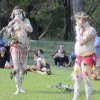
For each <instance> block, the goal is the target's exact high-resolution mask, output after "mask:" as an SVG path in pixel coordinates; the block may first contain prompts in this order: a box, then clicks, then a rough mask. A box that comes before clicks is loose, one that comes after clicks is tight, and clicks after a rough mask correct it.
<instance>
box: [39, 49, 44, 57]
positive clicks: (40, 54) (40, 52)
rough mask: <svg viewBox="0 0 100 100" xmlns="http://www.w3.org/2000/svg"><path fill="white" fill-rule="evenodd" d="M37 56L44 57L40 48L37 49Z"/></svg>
mask: <svg viewBox="0 0 100 100" xmlns="http://www.w3.org/2000/svg"><path fill="white" fill-rule="evenodd" d="M38 56H39V57H41V58H45V55H44V51H43V50H42V49H41V48H39V49H38Z"/></svg>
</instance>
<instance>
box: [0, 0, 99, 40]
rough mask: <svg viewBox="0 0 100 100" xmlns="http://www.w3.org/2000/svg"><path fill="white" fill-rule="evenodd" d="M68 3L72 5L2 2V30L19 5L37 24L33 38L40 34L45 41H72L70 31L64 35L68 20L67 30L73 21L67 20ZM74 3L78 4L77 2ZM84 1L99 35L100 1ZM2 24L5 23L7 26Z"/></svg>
mask: <svg viewBox="0 0 100 100" xmlns="http://www.w3.org/2000/svg"><path fill="white" fill-rule="evenodd" d="M67 1H70V2H69V3H72V1H71V0H0V28H2V27H3V26H5V25H7V22H9V21H10V14H11V12H12V9H13V7H14V6H16V5H19V6H21V7H23V8H24V9H25V10H26V12H27V17H29V18H31V21H33V23H35V24H37V25H35V26H36V30H35V31H34V33H33V34H31V35H33V36H32V38H34V35H35V34H36V33H38V35H37V36H38V37H39V36H41V35H42V34H43V36H42V38H45V39H56V40H57V39H58V40H61V39H63V40H68V39H71V37H72V34H70V30H66V32H68V33H67V34H63V33H64V27H65V22H66V20H67V23H66V29H67V26H69V22H68V21H69V20H71V16H70V18H69V19H66V18H67V17H68V16H66V13H67V15H68V14H69V13H68V10H69V9H68V8H67V7H66V6H65V5H66V3H68V2H67ZM73 1H74V2H76V1H75V0H73ZM77 1H78V0H77ZM83 1H84V4H85V5H84V6H85V10H86V12H87V13H88V14H89V15H90V18H91V20H90V22H91V24H92V25H93V26H94V27H95V28H96V30H97V33H98V34H100V33H99V31H100V18H99V11H100V4H99V0H83ZM64 3H65V4H64ZM70 10H71V9H70ZM4 17H5V18H6V19H8V20H7V21H6V22H4V21H3V20H2V18H4ZM2 23H5V25H3V24H2ZM33 28H34V27H33ZM69 28H70V27H68V29H69ZM67 35H68V36H67ZM62 37H63V38H62Z"/></svg>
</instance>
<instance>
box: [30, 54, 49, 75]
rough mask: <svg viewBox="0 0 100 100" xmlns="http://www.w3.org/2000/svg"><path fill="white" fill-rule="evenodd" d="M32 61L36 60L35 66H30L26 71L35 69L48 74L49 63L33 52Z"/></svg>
mask: <svg viewBox="0 0 100 100" xmlns="http://www.w3.org/2000/svg"><path fill="white" fill-rule="evenodd" d="M33 56H34V61H36V66H33V65H32V66H31V67H30V68H29V69H28V71H36V72H38V73H40V74H46V75H50V74H51V69H50V65H49V64H48V62H47V61H46V59H44V58H41V57H39V56H38V53H34V55H33Z"/></svg>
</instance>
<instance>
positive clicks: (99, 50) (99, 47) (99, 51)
mask: <svg viewBox="0 0 100 100" xmlns="http://www.w3.org/2000/svg"><path fill="white" fill-rule="evenodd" d="M94 47H95V49H96V57H97V61H96V74H97V79H98V80H100V37H99V36H97V37H96V39H95V45H94Z"/></svg>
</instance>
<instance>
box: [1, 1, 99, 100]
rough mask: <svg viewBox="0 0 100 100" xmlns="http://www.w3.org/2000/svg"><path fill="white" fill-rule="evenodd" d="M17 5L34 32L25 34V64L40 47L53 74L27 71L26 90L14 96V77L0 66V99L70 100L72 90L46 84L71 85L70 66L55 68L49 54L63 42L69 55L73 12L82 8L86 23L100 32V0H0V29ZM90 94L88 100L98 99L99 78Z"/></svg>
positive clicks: (29, 62)
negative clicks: (87, 21)
mask: <svg viewBox="0 0 100 100" xmlns="http://www.w3.org/2000/svg"><path fill="white" fill-rule="evenodd" d="M16 5H19V6H21V7H22V8H23V9H24V10H25V11H26V16H27V17H28V18H29V19H30V21H31V24H32V26H33V29H34V31H33V32H32V33H29V39H30V46H31V51H30V52H29V56H28V65H31V64H33V58H32V53H33V51H34V50H37V49H38V48H42V49H43V50H44V52H45V54H46V58H47V59H48V61H49V63H50V65H51V69H52V72H53V74H52V75H50V76H45V75H39V74H37V73H35V72H34V73H32V72H30V73H28V74H27V76H26V77H25V80H24V84H23V86H24V88H25V89H26V91H27V92H26V93H24V94H20V95H18V96H14V94H13V92H14V91H15V83H14V80H10V78H9V73H10V72H11V70H8V69H0V76H1V77H0V100H72V98H73V92H71V93H67V92H64V91H61V90H60V89H57V88H48V86H49V85H56V84H58V83H63V84H65V85H70V86H72V87H73V81H72V79H71V73H72V71H73V67H70V66H69V67H60V68H56V66H55V65H54V63H53V59H52V57H51V54H52V53H53V52H54V51H55V50H56V49H57V48H58V47H59V45H60V44H64V49H65V50H66V52H67V54H68V55H70V54H71V51H72V49H73V48H74V43H75V32H74V26H75V23H74V21H75V20H74V14H75V12H76V11H81V10H83V11H86V12H87V13H88V14H89V15H90V23H91V25H92V26H93V27H94V28H95V29H96V31H97V34H98V35H100V18H99V15H100V1H99V0H0V29H2V28H3V27H5V26H7V24H8V22H9V21H10V20H11V19H10V15H11V12H12V9H13V7H14V6H16ZM92 84H93V93H92V99H91V100H100V81H95V80H92ZM81 87H82V89H81V96H80V98H79V100H84V99H85V91H84V84H83V82H82V84H81Z"/></svg>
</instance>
